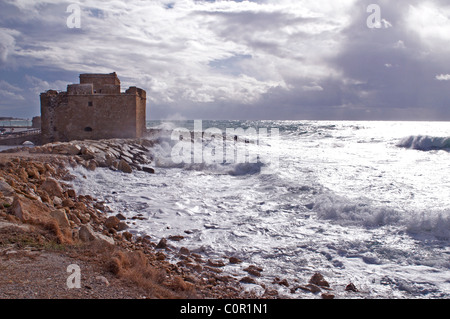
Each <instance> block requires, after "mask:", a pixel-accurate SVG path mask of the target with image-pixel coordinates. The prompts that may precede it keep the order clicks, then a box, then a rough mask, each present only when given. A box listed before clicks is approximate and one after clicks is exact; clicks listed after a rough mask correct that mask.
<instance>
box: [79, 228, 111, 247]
mask: <svg viewBox="0 0 450 319" xmlns="http://www.w3.org/2000/svg"><path fill="white" fill-rule="evenodd" d="M78 236H79V238H80V239H81V240H82V241H84V242H91V241H100V242H104V243H107V244H110V245H114V239H112V238H111V237H108V236H105V235H103V234H100V233H97V232H95V231H94V229H92V226H91V225H89V224H87V225H82V226H81V227H80V231H79V233H78Z"/></svg>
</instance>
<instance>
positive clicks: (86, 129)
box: [84, 126, 92, 132]
mask: <svg viewBox="0 0 450 319" xmlns="http://www.w3.org/2000/svg"><path fill="white" fill-rule="evenodd" d="M84 131H85V132H92V127H89V126H88V127H85V128H84Z"/></svg>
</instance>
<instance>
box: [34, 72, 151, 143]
mask: <svg viewBox="0 0 450 319" xmlns="http://www.w3.org/2000/svg"><path fill="white" fill-rule="evenodd" d="M96 76H97V75H86V76H85V77H83V75H80V82H86V81H92V82H95V83H80V84H72V85H69V86H68V88H67V92H62V93H58V92H56V91H47V92H46V93H42V94H41V116H42V142H43V143H49V142H55V141H71V140H85V139H93V140H95V139H108V138H134V137H142V136H143V134H144V132H145V121H146V93H145V91H144V90H142V89H139V88H136V87H131V88H129V89H128V90H127V91H126V92H125V93H120V81H119V80H118V79H117V77H116V76H115V73H114V74H111V75H106V76H103V75H99V77H96ZM117 83H119V85H117ZM96 88H97V90H101V91H102V93H94V92H95V91H96V90H95V89H96ZM117 89H118V91H119V93H117ZM105 92H109V93H105Z"/></svg>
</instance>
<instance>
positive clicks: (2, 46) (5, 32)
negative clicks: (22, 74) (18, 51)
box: [0, 27, 20, 64]
mask: <svg viewBox="0 0 450 319" xmlns="http://www.w3.org/2000/svg"><path fill="white" fill-rule="evenodd" d="M19 34H20V33H19V32H18V31H16V30H12V29H8V28H1V27H0V64H2V63H6V62H7V60H8V56H10V55H11V53H13V52H14V49H15V46H16V39H15V37H16V36H18V35H19Z"/></svg>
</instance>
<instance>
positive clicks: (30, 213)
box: [11, 196, 50, 222]
mask: <svg viewBox="0 0 450 319" xmlns="http://www.w3.org/2000/svg"><path fill="white" fill-rule="evenodd" d="M11 211H12V213H13V214H14V215H15V216H16V217H17V218H19V219H20V220H21V221H22V222H31V221H48V220H49V219H50V209H49V208H48V207H47V206H46V205H45V204H43V203H42V202H40V201H36V200H31V199H29V198H26V197H23V196H15V197H14V201H13V204H12V205H11Z"/></svg>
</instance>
